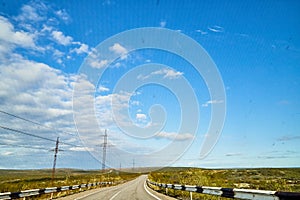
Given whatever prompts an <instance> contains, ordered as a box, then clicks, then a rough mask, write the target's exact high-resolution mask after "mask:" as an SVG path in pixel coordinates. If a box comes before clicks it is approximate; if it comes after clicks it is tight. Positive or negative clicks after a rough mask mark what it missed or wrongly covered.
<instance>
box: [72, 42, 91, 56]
mask: <svg viewBox="0 0 300 200" xmlns="http://www.w3.org/2000/svg"><path fill="white" fill-rule="evenodd" d="M71 52H76V53H77V54H82V53H89V46H88V45H87V44H80V47H79V48H75V49H73V50H71Z"/></svg>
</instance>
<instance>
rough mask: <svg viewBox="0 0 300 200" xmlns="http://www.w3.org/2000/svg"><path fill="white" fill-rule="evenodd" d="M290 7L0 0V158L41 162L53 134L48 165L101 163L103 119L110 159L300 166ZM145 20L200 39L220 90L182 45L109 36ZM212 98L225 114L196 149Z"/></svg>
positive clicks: (11, 162) (294, 11)
mask: <svg viewBox="0 0 300 200" xmlns="http://www.w3.org/2000/svg"><path fill="white" fill-rule="evenodd" d="M299 10H300V3H299V2H297V1H224V2H219V1H210V2H204V1H167V0H151V1H114V0H105V1H76V2H74V1H72V2H71V1H51V2H48V1H8V0H2V1H0V80H1V81H0V111H1V112H0V119H1V120H0V126H1V127H2V128H1V129H0V134H1V141H0V168H22V169H23V168H24V169H26V168H51V167H52V162H53V151H52V150H53V148H54V146H55V140H56V138H57V137H60V141H61V142H62V143H61V144H60V149H61V151H60V152H59V155H58V161H57V167H70V168H84V169H97V168H100V167H101V162H100V161H101V160H102V148H103V134H104V130H105V129H107V130H108V147H107V165H108V166H109V167H114V168H119V166H120V165H121V166H122V167H123V168H130V167H132V162H133V160H134V162H135V166H160V165H172V166H193V167H207V168H223V167H226V168H228V167H229V168H232V167H299V165H300V161H299V157H300V147H299V141H300V133H299V131H300V126H299V124H300V123H299V122H300V92H299V88H300V68H299V67H300V37H299V35H300V28H299V24H300V14H299ZM145 27H153V28H157V30H161V31H167V32H171V33H172V35H174V37H175V36H176V37H177V36H178V37H187V38H191V39H192V40H193V41H195V42H197V43H198V44H200V45H201V46H202V47H203V50H201V51H199V55H200V54H201V53H203V52H207V53H208V55H209V56H210V58H211V60H212V61H213V62H214V63H215V66H216V68H217V71H214V69H212V68H208V69H209V70H208V71H209V72H210V73H212V74H213V73H216V72H218V74H219V75H220V77H221V80H222V87H223V89H224V91H223V90H221V91H219V93H217V94H220V98H219V99H218V98H212V97H213V96H211V94H210V89H211V88H213V87H211V85H209V84H208V85H207V83H208V82H207V80H206V79H205V78H204V77H202V76H201V75H200V74H199V73H198V72H197V70H196V69H195V68H194V66H193V65H192V64H191V63H190V62H189V61H188V60H187V59H186V58H185V57H184V56H180V55H178V54H174V53H172V52H168V51H165V50H163V49H151V48H150V49H149V48H144V49H137V50H135V49H134V48H133V46H134V44H133V41H135V40H138V38H139V36H140V35H139V34H137V35H136V37H132V38H131V39H129V40H126V41H125V40H115V38H118V36H116V34H119V35H120V34H124V31H128V30H132V29H137V28H145ZM151 34H152V32H150V33H148V35H147V37H149V38H150V40H151V36H152V35H151ZM153 37H154V36H153ZM149 38H148V39H149ZM169 39H170V40H172V38H160V37H159V36H158V38H157V39H156V38H154V40H155V41H156V42H157V44H165V43H168V41H169ZM110 40H112V41H114V42H113V43H111V44H109V43H107V44H108V46H105V44H106V43H103V41H110ZM173 40H174V46H173V47H174V48H175V47H176V44H181V43H180V42H181V41H177V40H175V39H174V38H173ZM145 41H146V42H147V41H148V40H147V38H146V39H145ZM181 45H182V46H184V44H181ZM104 47H105V48H104ZM179 47H180V45H179ZM103 49H104V50H105V51H103ZM178 51H180V48H179V49H178ZM185 53H186V55H196V57H197V53H198V52H195V51H193V49H188V50H187V51H185ZM115 57H116V58H117V59H116V60H113V59H112V58H115ZM201 58H202V57H201ZM210 70H211V71H210ZM102 72H103V73H102ZM209 72H208V73H209ZM100 73H102V74H101V76H100V75H99V74H100ZM202 75H203V74H202ZM216 82H217V80H216ZM162 84H165V85H162ZM130 89H131V90H130ZM132 89H134V90H132ZM189 91H191V92H192V93H189ZM222 92H224V93H225V94H226V98H225V97H224V98H221V96H222V95H221V94H222ZM192 94H193V95H192ZM194 97H195V99H194V100H195V101H194V100H193V98H194ZM111 102H112V103H111ZM187 102H188V103H187ZM213 106H215V107H217V108H219V107H220V106H224V107H225V108H226V118H225V123H224V126H223V129H222V130H220V137H219V138H218V140H217V143H216V145H215V146H214V148H213V149H212V151H210V153H209V154H208V155H207V156H206V157H205V158H201V157H200V151H201V148H202V147H203V142H204V141H205V139H207V138H210V137H211V134H210V133H209V131H208V130H209V127H210V123H211V120H212V119H211V118H212V116H215V115H213V113H212V112H213V111H212V107H213ZM218 106H219V107H218ZM10 114H13V115H15V116H12V115H10ZM185 114H187V115H185ZM16 116H18V117H21V118H23V119H20V118H17V117H16ZM183 116H184V117H183ZM216 116H219V115H216ZM213 118H214V117H213ZM24 119H26V120H27V121H26V120H24ZM151 120H152V121H151ZM32 122H36V123H32ZM220 123H222V122H221V121H220ZM195 127H196V128H195ZM18 131H19V132H18ZM20 131H21V132H20ZM27 133H30V134H31V135H28V134H27ZM142 137H144V138H142ZM211 138H212V137H211ZM168 145H169V146H168Z"/></svg>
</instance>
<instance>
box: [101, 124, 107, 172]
mask: <svg viewBox="0 0 300 200" xmlns="http://www.w3.org/2000/svg"><path fill="white" fill-rule="evenodd" d="M106 147H107V132H106V129H105V133H104V141H103V156H102V171H103V172H104V170H105V160H106Z"/></svg>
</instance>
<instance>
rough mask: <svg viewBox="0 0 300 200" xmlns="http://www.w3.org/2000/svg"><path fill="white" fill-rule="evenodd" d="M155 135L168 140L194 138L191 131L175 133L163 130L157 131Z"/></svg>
mask: <svg viewBox="0 0 300 200" xmlns="http://www.w3.org/2000/svg"><path fill="white" fill-rule="evenodd" d="M155 137H156V138H163V139H168V140H190V139H193V138H194V136H193V135H192V134H191V133H175V132H165V131H162V132H159V133H157V134H156V135H155Z"/></svg>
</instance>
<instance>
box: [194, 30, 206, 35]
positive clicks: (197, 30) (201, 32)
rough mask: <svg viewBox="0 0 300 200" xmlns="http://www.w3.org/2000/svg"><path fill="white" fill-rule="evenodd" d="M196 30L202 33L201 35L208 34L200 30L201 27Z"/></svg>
mask: <svg viewBox="0 0 300 200" xmlns="http://www.w3.org/2000/svg"><path fill="white" fill-rule="evenodd" d="M196 32H198V33H201V35H206V34H207V32H206V31H202V30H200V29H198V30H196Z"/></svg>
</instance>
